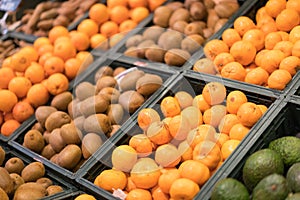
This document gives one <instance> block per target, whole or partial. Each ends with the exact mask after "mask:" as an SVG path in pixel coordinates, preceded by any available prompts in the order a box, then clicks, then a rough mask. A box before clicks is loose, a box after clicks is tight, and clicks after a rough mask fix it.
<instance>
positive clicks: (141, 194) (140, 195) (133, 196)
mask: <svg viewBox="0 0 300 200" xmlns="http://www.w3.org/2000/svg"><path fill="white" fill-rule="evenodd" d="M138 199H140V200H142V199H143V200H152V196H151V193H150V191H149V190H145V189H140V188H136V189H133V190H131V191H130V192H129V193H128V194H127V196H126V200H138Z"/></svg>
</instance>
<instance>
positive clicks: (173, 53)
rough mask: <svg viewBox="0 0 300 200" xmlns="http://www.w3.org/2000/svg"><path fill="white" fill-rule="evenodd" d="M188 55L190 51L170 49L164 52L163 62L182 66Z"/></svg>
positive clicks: (188, 57)
mask: <svg viewBox="0 0 300 200" xmlns="http://www.w3.org/2000/svg"><path fill="white" fill-rule="evenodd" d="M190 57H191V55H190V53H189V52H187V51H185V50H182V49H170V50H169V51H167V53H166V54H165V63H166V64H168V65H171V66H182V65H184V63H185V62H187V60H188V59H190Z"/></svg>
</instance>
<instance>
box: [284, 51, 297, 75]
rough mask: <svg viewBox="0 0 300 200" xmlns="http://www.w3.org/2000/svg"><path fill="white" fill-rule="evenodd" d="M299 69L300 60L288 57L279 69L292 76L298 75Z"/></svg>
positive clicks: (295, 57)
mask: <svg viewBox="0 0 300 200" xmlns="http://www.w3.org/2000/svg"><path fill="white" fill-rule="evenodd" d="M299 68H300V58H299V57H297V56H288V57H286V58H284V59H283V60H282V61H281V62H280V64H279V69H285V70H287V71H288V72H289V73H290V74H291V75H292V76H294V75H295V74H296V72H297V71H298V70H299Z"/></svg>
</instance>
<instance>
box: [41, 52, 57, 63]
mask: <svg viewBox="0 0 300 200" xmlns="http://www.w3.org/2000/svg"><path fill="white" fill-rule="evenodd" d="M52 56H53V52H46V53H44V54H43V55H41V56H40V58H39V61H38V63H39V64H40V65H41V66H44V64H45V62H46V60H47V59H48V58H50V57H52Z"/></svg>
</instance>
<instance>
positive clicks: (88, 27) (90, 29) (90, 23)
mask: <svg viewBox="0 0 300 200" xmlns="http://www.w3.org/2000/svg"><path fill="white" fill-rule="evenodd" d="M98 29H99V27H98V24H97V23H96V22H95V21H94V20H92V19H84V20H83V21H81V22H80V23H79V25H78V27H77V31H79V32H82V33H85V34H86V35H88V36H89V37H91V36H93V35H95V34H96V33H98Z"/></svg>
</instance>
